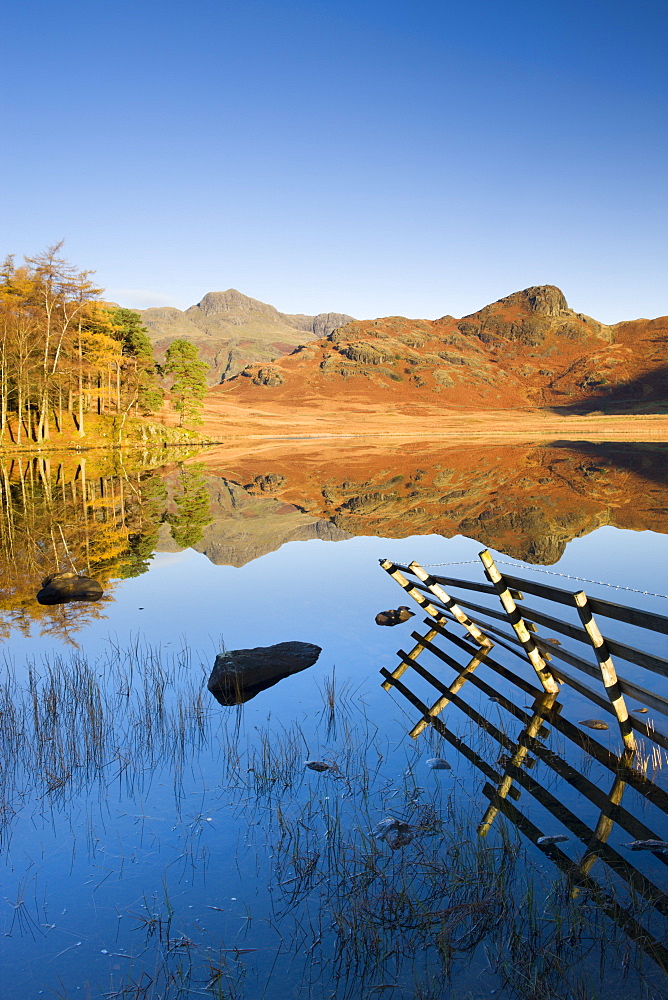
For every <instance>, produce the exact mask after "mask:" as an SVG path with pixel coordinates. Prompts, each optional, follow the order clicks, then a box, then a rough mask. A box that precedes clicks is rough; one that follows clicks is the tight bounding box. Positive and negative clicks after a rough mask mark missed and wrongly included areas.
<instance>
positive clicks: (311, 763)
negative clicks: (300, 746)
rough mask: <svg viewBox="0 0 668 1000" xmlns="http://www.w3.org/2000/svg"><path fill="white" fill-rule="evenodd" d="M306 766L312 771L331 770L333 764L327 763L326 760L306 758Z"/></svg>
mask: <svg viewBox="0 0 668 1000" xmlns="http://www.w3.org/2000/svg"><path fill="white" fill-rule="evenodd" d="M304 767H308V768H310V769H311V771H331V769H332V765H331V764H326V763H325V761H324V760H305V761H304Z"/></svg>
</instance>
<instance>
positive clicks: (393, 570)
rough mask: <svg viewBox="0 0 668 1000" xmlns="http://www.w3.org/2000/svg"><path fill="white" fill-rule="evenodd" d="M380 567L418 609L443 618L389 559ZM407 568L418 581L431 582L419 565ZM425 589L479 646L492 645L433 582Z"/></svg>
mask: <svg viewBox="0 0 668 1000" xmlns="http://www.w3.org/2000/svg"><path fill="white" fill-rule="evenodd" d="M380 565H381V567H382V568H383V569H384V570H385V572H386V573H389V574H390V576H391V577H392V579H393V580H396V581H397V583H398V584H399V586H400V587H403V588H404V590H405V591H406V593H407V594H408V596H409V597H412V598H413V600H414V601H417V603H418V604H419V605H420V607H422V608H424V610H425V611H426V612H427V614H428V615H429V616H430V618H439V617H442V616H443V609H442V608H435V607H434V605H433V604H430V602H429V601H428V600H427V598H426V597H425V596H424V595H423V594H421V593H420V591H419V590H418V589H417V587H414V586H413V584H412V583H411V582H410V581H409V580H407V579H406V577H405V576H404V574H403V573H402V572H401V571H400V570H399V569H397V567H396V565H395V564H394V563H393V562H391V561H390V560H389V559H382V560H381V561H380ZM409 568H410V570H411V572H413V573H415V575H416V576H417V577H418V579H419V580H422V581H423V582H425V583H426V582H427V581H428V580H432V578H431V577H430V576H429V574H428V573H427V572H426V571H425V570H424V569H423V568H422V566H420V564H419V563H416V562H412V563H411V564H410V567H409ZM427 587H428V589H429V590H430V591H431V593H432V594H433V595H434V597H436V598H437V599H438V600H439V601H442V602H443V604H444V605H445V606H446V608H447V609H448V611H449V612H450V614H451V615H452V616H453V618H456V619H457V621H458V622H459V624H460V625H462V626H463V627H464V628H465V629H466V631H467V632H468V633H469V634H470V635H471V636H473V638H474V639H475V641H476V642H477V643H478V645H479V646H491V645H492V640H491V639H489V638H488V637H487V636H486V635H485V634H484V632H481V631H480V629H479V628H478V626H477V625H476V624H475V623H474V622H472V621H471V619H470V618H469V616H468V615H465V614H464V612H463V611H462V609H461V608H460V607H459V605H458V604H456V603H455V602H454V601H453V599H452V598H451V597H450V595H449V594H446V592H445V591H444V590H443V588H442V587H439V586H438V584H437V583H436V582H435V581H432V584H431V585H430V584H427Z"/></svg>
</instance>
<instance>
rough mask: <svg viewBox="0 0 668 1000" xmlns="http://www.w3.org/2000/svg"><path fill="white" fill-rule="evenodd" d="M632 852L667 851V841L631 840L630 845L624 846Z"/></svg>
mask: <svg viewBox="0 0 668 1000" xmlns="http://www.w3.org/2000/svg"><path fill="white" fill-rule="evenodd" d="M624 847H629V848H630V849H631V850H632V851H665V850H666V849H668V840H632V841H631V843H630V844H624Z"/></svg>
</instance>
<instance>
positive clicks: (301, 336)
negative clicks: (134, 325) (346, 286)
mask: <svg viewBox="0 0 668 1000" xmlns="http://www.w3.org/2000/svg"><path fill="white" fill-rule="evenodd" d="M141 316H142V319H143V321H144V324H145V325H146V328H147V329H148V332H149V337H150V338H151V341H152V343H153V345H154V348H155V351H156V355H157V356H158V358H160V359H161V358H162V357H163V356H164V352H165V351H166V349H167V347H168V346H169V345H170V343H171V342H172V341H173V340H175V339H177V338H182V339H184V340H188V341H191V342H192V343H194V344H196V345H197V346H198V347H199V349H200V357H201V358H202V359H203V360H204V361H206V362H207V363H208V364H209V366H210V379H209V381H210V382H211V383H212V384H216V383H219V382H222V381H224V380H225V379H228V378H231V377H232V376H233V375H235V374H236V373H237V372H239V371H241V369H243V368H244V367H245V366H246V365H247V364H249V363H252V362H259V363H263V362H271V361H273V360H274V359H276V358H279V357H281V356H283V355H285V354H290V353H291V352H292V351H294V349H295V347H298V346H299V345H301V344H306V343H308V342H309V341H312V340H318V339H320V338H322V337H328V336H329V335H330V334H331V333H332V332H333V331H334V330H336V329H338V327H340V326H343V325H345V324H346V323H350V322H351V321H352V316H348V315H346V314H345V313H320V314H319V315H317V316H305V315H302V314H296V315H290V314H288V313H281V312H279V311H278V309H276V308H275V307H274V306H272V305H268V304H267V303H266V302H260V301H258V299H251V298H249V297H248V296H247V295H242V293H241V292H238V291H237V290H236V289H235V288H228V290H227V291H226V292H209V293H208V294H207V295H205V296H204V298H203V299H202V301H201V302H198V303H197V305H194V306H191V307H190V308H189V309H186V310H185V312H183V311H181V310H180V309H174V308H172V307H169V306H164V307H160V308H153V309H144V310H143V311H142V313H141Z"/></svg>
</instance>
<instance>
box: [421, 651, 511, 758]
mask: <svg viewBox="0 0 668 1000" xmlns="http://www.w3.org/2000/svg"><path fill="white" fill-rule="evenodd" d="M436 635H438V633H437V632H429V633H428V635H427V636H425V639H428V641H429V642H431V640H432V638H435V637H436ZM490 648H491V647H489V646H488V647H486V648H484V649H481V650H480V652H479V653H476V655H475V656H474V657H472V659H471V660H469V662H468V663H467V664H466V666H465V667H464V669H463V670H462V672H461V673H460V674H458V676H457V677H455V679H454V681H453V682H452V684H450V685H449V687H448V692H449V694H447V695H446V694H444V695H441V697H440V698H439V699H438V700H437V701H435V702H434V704H433V705H432V706H431V708H429V709H428V710H427V711H426V712H425V713H424V715H423V716H422V718H421V719H420V721H419V722H418V723H416V725H414V726H413V728H412V729H411V731H410V733H409V734H408V735H409V736H410V737H411V739H413V740H416V739H417V738H418V736H419V735H420V733H421V732H423V730H425V729H426V728H427V726H428V725H429V724H430V723H432V722H433V721H434V719H435V718H436V716H437V715H439V714H440V713H441V712H442V711H443V709H444V708H445V707H446V705H449V704H450V700H451V698H450V696H451V695H453V694H457V692H458V691H460V690H461V688H463V687H464V685H465V684H466V682H467V680H468V679H469V677H470V676H471V674H472V673H473V671H474V670H475V668H476V667H479V666H480V664H481V663H484V662H485V657H486V656H487V654H488V653H489V650H490ZM421 649H424V646H422V647H421Z"/></svg>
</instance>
